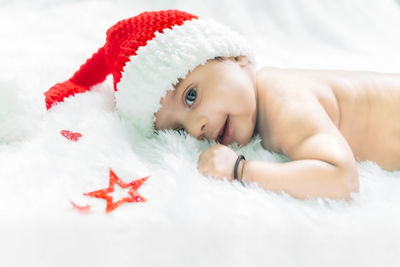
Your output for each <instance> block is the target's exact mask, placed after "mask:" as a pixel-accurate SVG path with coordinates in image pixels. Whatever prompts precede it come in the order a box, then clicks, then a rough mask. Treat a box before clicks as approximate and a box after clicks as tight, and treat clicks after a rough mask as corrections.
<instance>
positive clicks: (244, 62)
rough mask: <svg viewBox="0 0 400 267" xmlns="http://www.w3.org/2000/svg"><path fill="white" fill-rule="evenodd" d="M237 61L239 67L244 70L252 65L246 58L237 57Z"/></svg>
mask: <svg viewBox="0 0 400 267" xmlns="http://www.w3.org/2000/svg"><path fill="white" fill-rule="evenodd" d="M235 61H236V62H237V63H239V66H240V67H242V68H244V67H247V65H249V64H250V63H251V62H250V61H249V59H248V58H247V57H246V56H238V57H235Z"/></svg>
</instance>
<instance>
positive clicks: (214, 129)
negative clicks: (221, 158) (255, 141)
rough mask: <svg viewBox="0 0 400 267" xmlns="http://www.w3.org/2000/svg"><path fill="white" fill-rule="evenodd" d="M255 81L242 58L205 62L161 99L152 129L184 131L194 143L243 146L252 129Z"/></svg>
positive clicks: (254, 114)
mask: <svg viewBox="0 0 400 267" xmlns="http://www.w3.org/2000/svg"><path fill="white" fill-rule="evenodd" d="M255 80H256V77H255V70H254V66H253V65H252V64H251V63H250V62H248V60H247V58H246V57H238V58H226V59H224V60H222V61H219V60H215V59H213V60H209V61H207V63H206V64H204V65H200V66H198V67H197V68H196V69H194V70H193V71H192V72H190V73H189V74H188V75H187V76H186V77H185V79H183V80H181V81H180V82H179V83H178V84H177V85H176V86H175V90H170V91H168V92H167V93H166V95H165V96H164V97H163V98H162V99H161V101H160V102H161V105H162V106H161V108H160V109H159V110H158V111H157V112H156V113H155V117H156V121H155V129H156V130H164V129H175V130H181V129H184V130H185V131H186V132H188V133H189V134H190V135H192V136H193V137H195V138H196V139H207V140H210V141H211V140H214V141H217V142H219V143H222V144H224V145H228V144H231V143H233V142H237V143H238V144H239V145H245V144H247V143H248V142H249V141H250V140H251V138H252V135H253V132H254V129H255V125H256V116H257V89H256V81H255Z"/></svg>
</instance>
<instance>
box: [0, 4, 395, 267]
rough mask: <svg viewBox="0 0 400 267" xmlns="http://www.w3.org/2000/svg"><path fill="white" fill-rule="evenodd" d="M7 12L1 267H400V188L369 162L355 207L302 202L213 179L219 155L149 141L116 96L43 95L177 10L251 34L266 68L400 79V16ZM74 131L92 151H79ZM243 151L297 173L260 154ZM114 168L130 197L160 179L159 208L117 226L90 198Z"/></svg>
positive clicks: (367, 8) (259, 8) (119, 217)
mask: <svg viewBox="0 0 400 267" xmlns="http://www.w3.org/2000/svg"><path fill="white" fill-rule="evenodd" d="M0 4H1V9H0V25H1V26H0V36H1V42H0V59H1V62H0V212H1V213H0V214H1V215H0V216H1V217H0V259H1V264H0V265H1V266H230V267H233V266H400V260H399V256H398V255H399V253H400V205H399V204H400V172H386V171H383V170H381V169H380V168H379V167H378V166H377V165H375V164H373V163H371V162H363V163H360V164H359V165H358V170H359V174H360V192H359V193H355V194H353V195H352V198H353V199H352V201H351V202H343V201H331V200H322V199H319V200H307V201H300V200H297V199H294V198H292V197H290V196H288V195H286V194H275V193H271V192H268V191H264V190H262V189H260V188H257V186H256V185H254V184H253V185H251V186H249V187H248V188H244V187H242V186H241V185H240V184H238V183H233V184H231V183H229V182H226V181H218V180H215V179H212V178H206V177H204V176H202V175H200V174H199V173H198V172H197V171H196V164H197V158H198V155H199V154H200V153H201V151H203V150H204V149H205V148H206V147H208V146H209V145H210V144H207V143H202V142H198V141H196V140H194V139H193V138H190V137H187V138H184V137H182V136H179V135H177V134H174V133H165V134H161V135H160V136H159V137H156V138H154V139H152V140H148V141H140V140H138V139H137V138H136V135H135V132H134V130H132V129H128V128H127V127H126V126H125V125H124V124H123V123H122V122H121V121H120V120H119V119H118V116H117V114H116V113H115V112H114V110H113V100H112V93H113V92H112V88H111V86H110V85H111V83H110V80H107V81H106V82H105V83H104V84H102V85H99V86H96V88H94V89H93V91H92V92H90V93H85V94H82V95H77V96H76V97H73V98H70V99H68V100H67V101H66V103H65V104H63V105H60V106H58V107H56V108H54V109H53V110H52V111H51V112H46V110H45V105H44V97H43V95H42V93H43V92H44V91H46V90H47V89H48V88H49V87H50V86H52V85H53V84H55V83H56V82H60V81H63V80H66V79H67V78H69V77H70V76H71V75H72V74H73V72H74V71H76V70H77V69H78V67H79V66H80V64H82V63H83V62H84V61H85V60H86V59H87V58H88V57H89V56H90V55H91V54H92V53H94V52H95V51H96V50H97V48H99V47H100V46H101V45H103V42H104V40H105V31H106V30H107V28H108V27H110V26H111V25H113V24H114V23H115V22H117V21H118V20H120V19H122V18H126V17H130V16H133V15H136V14H138V13H139V12H142V11H146V10H159V9H170V8H178V9H182V10H186V11H188V12H192V13H195V14H197V15H199V16H201V17H212V18H214V19H217V20H219V21H221V22H223V23H225V24H227V25H229V26H230V27H232V28H233V29H235V30H237V31H239V32H240V33H242V34H243V35H245V36H246V37H247V38H249V39H250V40H251V41H252V42H253V44H254V47H255V49H256V52H257V55H258V66H259V67H261V66H264V65H270V66H277V67H293V68H325V69H348V70H353V69H360V70H371V71H385V72H400V48H399V47H400V32H399V29H400V5H399V4H398V2H396V1H391V0H363V1H362V0H352V1H348V0H347V1H346V0H339V1H330V0H321V1H313V2H312V3H311V1H307V0H283V1H279V0H266V1H265V0H258V1H243V2H242V1H219V2H215V1H213V0H207V1H201V2H200V1H178V0H175V1H173V0H171V1H158V0H152V1H140V2H139V1H128V0H126V1H125V0H120V1H111V0H109V1H50V0H41V1H35V2H34V3H33V2H31V1H26V3H25V2H18V1H14V2H11V3H9V1H4V2H3V3H0ZM311 4H312V5H311ZM61 130H70V131H73V132H80V133H81V134H82V138H81V139H80V140H79V141H78V142H70V141H68V140H67V139H66V138H64V137H63V136H62V135H61V134H60V131H61ZM365 145H368V144H365ZM236 149H238V150H240V151H241V152H242V153H243V154H244V155H245V156H246V158H248V159H264V160H270V161H281V160H284V158H283V157H280V156H279V155H275V154H271V153H269V152H268V151H265V150H263V149H262V148H261V146H260V144H259V140H257V139H256V140H254V142H253V143H252V144H250V145H248V146H246V147H244V148H236ZM110 168H112V169H113V170H114V171H115V172H116V174H117V175H118V176H119V177H120V178H121V179H122V180H124V181H125V182H128V181H131V180H134V179H138V178H140V177H143V176H147V175H150V176H151V177H150V178H149V179H148V180H147V181H146V182H145V183H144V184H143V185H142V186H141V187H140V189H139V190H138V191H139V193H140V195H141V196H143V197H144V198H146V199H147V201H146V202H144V203H127V204H123V205H122V206H121V207H119V208H117V209H116V210H115V211H113V212H112V213H109V214H106V213H105V212H104V210H105V201H104V200H102V199H95V198H90V197H87V196H83V195H82V194H83V193H85V192H89V191H94V190H97V189H102V188H106V187H107V186H108V182H109V179H108V178H109V177H108V172H109V169H110ZM117 193H118V194H116V195H115V196H116V197H120V196H122V195H123V194H126V192H125V193H124V192H117ZM70 201H74V202H75V203H77V204H78V205H81V206H85V205H90V206H91V212H90V213H89V214H81V213H79V212H78V211H77V210H75V209H73V208H72V205H71V203H70Z"/></svg>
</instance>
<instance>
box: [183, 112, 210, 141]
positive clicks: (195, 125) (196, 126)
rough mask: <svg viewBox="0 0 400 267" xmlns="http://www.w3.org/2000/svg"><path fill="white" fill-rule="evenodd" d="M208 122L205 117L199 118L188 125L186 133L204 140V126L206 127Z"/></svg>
mask: <svg viewBox="0 0 400 267" xmlns="http://www.w3.org/2000/svg"><path fill="white" fill-rule="evenodd" d="M207 123H208V120H207V118H206V117H200V118H197V119H195V120H193V121H192V123H190V124H189V127H188V129H187V130H188V132H189V134H190V135H192V136H193V137H194V138H196V139H199V140H202V139H205V138H206V126H207Z"/></svg>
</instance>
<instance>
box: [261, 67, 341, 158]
mask: <svg viewBox="0 0 400 267" xmlns="http://www.w3.org/2000/svg"><path fill="white" fill-rule="evenodd" d="M257 79H258V80H257V90H258V103H259V108H258V111H259V114H258V116H257V117H258V122H257V123H258V125H259V129H258V131H259V132H260V133H261V136H262V139H263V141H264V142H263V143H264V144H269V148H275V149H272V150H274V151H277V152H279V148H278V147H279V146H281V144H282V143H284V142H285V140H283V139H282V138H283V137H285V136H289V135H288V134H287V133H288V132H292V133H293V134H295V135H301V133H302V131H303V130H304V131H306V130H308V129H306V128H305V127H304V125H305V124H304V123H303V120H304V117H305V116H306V117H307V120H312V118H316V120H319V118H320V115H321V114H322V113H325V112H327V113H328V114H330V113H334V110H336V109H335V102H334V101H335V97H334V95H333V94H332V91H331V90H330V87H329V84H327V83H325V82H323V81H322V80H321V79H319V78H318V76H317V75H315V74H313V73H312V72H308V71H301V70H287V69H279V68H271V67H265V68H262V69H260V71H259V73H258V77H257ZM331 110H332V112H331ZM300 122H301V123H300Z"/></svg>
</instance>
